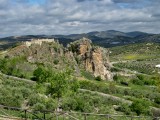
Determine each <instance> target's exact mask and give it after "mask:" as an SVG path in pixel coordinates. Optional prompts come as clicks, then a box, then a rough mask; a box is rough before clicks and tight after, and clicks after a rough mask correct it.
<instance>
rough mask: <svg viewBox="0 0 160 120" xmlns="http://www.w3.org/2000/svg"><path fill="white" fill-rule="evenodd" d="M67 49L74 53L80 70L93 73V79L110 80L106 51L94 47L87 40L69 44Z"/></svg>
mask: <svg viewBox="0 0 160 120" xmlns="http://www.w3.org/2000/svg"><path fill="white" fill-rule="evenodd" d="M68 49H69V50H71V51H72V52H73V53H74V56H75V58H76V60H77V62H78V64H79V66H80V67H81V68H83V69H85V70H86V71H88V72H91V73H93V74H94V76H95V77H97V76H100V77H101V78H102V79H104V80H105V79H107V80H112V75H111V72H110V64H109V51H108V50H107V49H105V48H102V47H99V46H94V45H93V44H92V42H91V40H89V39H87V38H82V39H80V40H78V41H75V42H73V43H70V44H69V45H68Z"/></svg>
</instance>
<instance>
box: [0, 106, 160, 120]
mask: <svg viewBox="0 0 160 120" xmlns="http://www.w3.org/2000/svg"><path fill="white" fill-rule="evenodd" d="M0 108H3V109H7V110H15V111H21V113H23V115H24V116H21V117H20V118H18V117H13V115H12V116H6V115H7V114H6V115H0V117H2V118H12V119H15V120H16V119H17V120H18V119H24V120H27V119H28V118H29V117H28V116H27V115H28V114H30V115H31V116H32V117H36V119H38V120H51V119H52V118H53V117H54V116H53V114H55V116H56V120H58V118H60V116H62V117H63V120H65V116H68V117H69V120H70V119H72V120H80V119H79V118H76V117H74V116H73V115H72V114H76V115H78V114H79V115H81V116H82V118H83V120H87V117H89V116H96V117H105V118H106V120H107V119H108V120H116V118H117V119H118V117H125V118H127V119H128V118H129V120H134V119H137V118H138V119H139V120H140V119H145V120H146V119H149V120H151V119H153V120H160V117H151V116H132V115H116V114H96V113H85V112H69V111H49V110H45V111H44V110H43V111H31V110H27V109H22V108H18V107H10V106H5V105H0ZM38 113H41V114H42V115H41V117H39V116H38ZM47 114H51V116H50V118H47V117H46V115H47ZM62 117H61V118H62ZM150 118H151V119H150Z"/></svg>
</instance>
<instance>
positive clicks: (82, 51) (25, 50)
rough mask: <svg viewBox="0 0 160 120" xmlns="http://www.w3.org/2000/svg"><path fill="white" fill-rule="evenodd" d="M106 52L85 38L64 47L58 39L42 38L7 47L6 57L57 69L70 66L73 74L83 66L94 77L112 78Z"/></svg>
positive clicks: (78, 71)
mask: <svg viewBox="0 0 160 120" xmlns="http://www.w3.org/2000/svg"><path fill="white" fill-rule="evenodd" d="M108 52H109V51H108V50H107V49H105V48H102V47H99V46H94V45H93V44H92V41H91V40H89V39H86V38H82V39H80V40H78V41H75V42H73V43H70V44H69V45H68V47H67V48H65V47H63V45H61V44H59V42H58V41H55V40H49V39H47V40H45V39H42V40H32V41H30V42H24V43H22V45H20V46H17V47H15V48H13V49H11V50H10V51H9V53H8V56H9V57H15V56H24V57H25V58H26V62H29V63H31V64H43V65H45V66H47V67H48V66H49V67H52V68H54V69H57V70H62V69H65V68H70V69H72V70H73V71H74V75H76V76H80V75H81V72H80V69H83V70H85V71H88V72H90V73H92V74H93V75H94V76H95V77H97V76H100V77H101V78H102V79H104V80H106V79H107V80H112V75H111V73H110V65H109V53H108Z"/></svg>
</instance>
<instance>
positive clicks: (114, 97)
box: [79, 89, 132, 105]
mask: <svg viewBox="0 0 160 120" xmlns="http://www.w3.org/2000/svg"><path fill="white" fill-rule="evenodd" d="M79 91H82V92H90V93H91V94H98V95H100V96H103V97H106V98H110V99H112V100H116V101H119V102H122V103H127V104H129V105H131V104H132V101H129V100H125V99H123V98H120V97H117V96H113V95H110V94H105V93H102V92H97V91H91V90H86V89H79Z"/></svg>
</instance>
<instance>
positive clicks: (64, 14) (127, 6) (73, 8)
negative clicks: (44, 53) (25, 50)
mask: <svg viewBox="0 0 160 120" xmlns="http://www.w3.org/2000/svg"><path fill="white" fill-rule="evenodd" d="M103 30H119V31H124V32H128V31H143V32H149V33H160V0H0V37H5V36H12V35H14V36H19V35H28V34H32V35H36V34H47V35H53V34H73V33H84V32H90V31H103Z"/></svg>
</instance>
